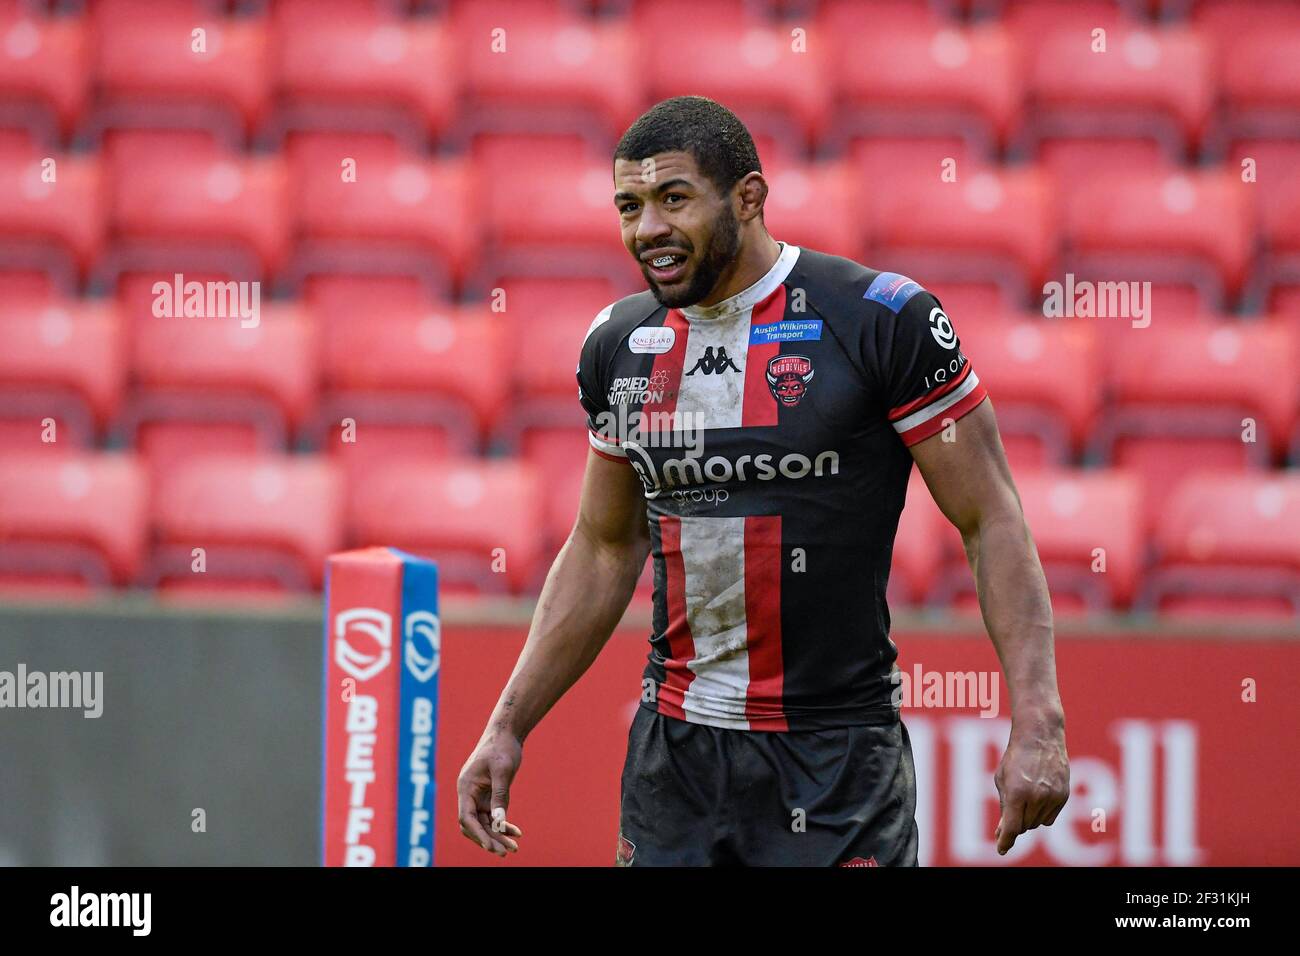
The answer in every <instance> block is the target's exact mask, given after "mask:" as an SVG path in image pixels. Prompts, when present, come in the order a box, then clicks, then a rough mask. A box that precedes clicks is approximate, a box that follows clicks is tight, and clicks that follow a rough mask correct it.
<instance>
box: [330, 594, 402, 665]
mask: <svg viewBox="0 0 1300 956" xmlns="http://www.w3.org/2000/svg"><path fill="white" fill-rule="evenodd" d="M392 644H393V619H392V617H391V615H389V614H388V613H387V612H386V611H381V610H379V609H378V608H373V607H353V608H348V610H346V611H340V612H339V613H338V615H337V616H336V617H335V618H334V663H335V664H337V665H338V666H339V667H341V668H343V670H344V671H346V672H347V673H349V674H351V675H352V676H353V677H355V678H356V679H357V680H361V681H365V680H370V678H372V677H374V676H375V675H376V674H378V673H380V672H381V671H382V670H383V669H384V668H385V667H387V666H388V659H389V657H391V656H392V655H391V654H390V651H389V648H391V647H392Z"/></svg>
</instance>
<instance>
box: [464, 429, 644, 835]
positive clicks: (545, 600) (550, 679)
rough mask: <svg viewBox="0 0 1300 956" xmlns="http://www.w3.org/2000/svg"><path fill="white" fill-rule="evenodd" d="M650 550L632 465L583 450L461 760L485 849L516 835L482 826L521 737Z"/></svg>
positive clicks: (611, 622)
mask: <svg viewBox="0 0 1300 956" xmlns="http://www.w3.org/2000/svg"><path fill="white" fill-rule="evenodd" d="M649 551H650V537H649V530H648V529H647V527H646V513H645V497H644V495H643V494H642V491H641V482H640V480H639V479H638V478H637V476H636V473H635V472H634V471H633V470H632V468H631V467H629V466H628V465H626V464H623V463H621V462H613V461H609V460H608V459H605V458H602V457H600V456H599V455H597V454H596V453H595V452H592V451H589V452H588V455H587V470H586V473H585V476H584V478H583V484H582V499H581V503H580V505H579V509H578V519H577V521H576V522H575V523H574V526H573V530H572V532H570V534H569V537H568V540H567V541H565V543H564V547H562V548H561V549H560V553H559V555H558V556H557V557H556V559H555V563H554V564H553V565H552V566H551V570H550V573H549V574H548V575H547V577H546V583H545V585H544V586H543V587H542V593H541V596H540V597H539V599H538V603H537V610H536V611H535V613H534V614H533V621H532V626H531V627H530V628H529V632H528V640H527V642H526V643H525V644H524V649H523V651H522V652H521V653H520V655H519V660H518V662H517V663H516V664H515V669H514V672H513V673H512V674H511V675H510V679H509V680H508V681H507V682H506V686H505V689H504V690H503V691H502V692H501V697H500V698H499V699H498V701H497V705H496V707H495V708H494V709H493V711H492V716H491V717H490V718H489V720H488V723H487V728H486V729H485V730H484V731H483V736H482V738H481V739H480V740H479V743H478V746H477V747H475V749H474V753H473V754H471V755H470V758H469V760H468V761H467V762H466V763H465V766H464V768H463V769H462V770H461V774H460V780H459V785H458V794H459V803H460V824H461V832H462V833H464V834H465V835H466V836H467V837H469V838H470V839H472V840H474V841H475V842H477V843H479V844H480V845H481V846H483V848H484V849H486V850H489V851H491V852H494V853H497V854H498V855H501V854H504V852H505V851H506V850H515V849H517V845H516V844H515V842H514V841H513V840H511V839H510V838H509V836H508V835H507V834H511V833H513V834H514V835H516V836H517V835H519V831H518V828H517V827H513V826H512V825H507V826H508V827H509V828H508V829H506V828H502V827H501V825H500V824H498V827H497V828H496V829H495V830H494V831H493V832H489V831H490V830H493V828H492V822H491V821H492V816H491V814H492V811H494V810H496V809H497V808H500V809H502V810H504V809H505V808H506V807H507V805H508V803H509V787H510V782H511V780H512V779H513V777H514V774H515V772H516V771H517V770H518V766H519V762H520V760H521V759H522V748H523V742H524V739H525V738H526V737H527V736H528V734H529V733H530V732H531V731H532V729H533V728H534V727H535V726H537V723H538V722H539V721H540V720H541V719H542V717H544V716H545V715H546V713H547V711H549V710H550V709H551V707H553V706H554V705H555V702H556V701H558V700H559V699H560V697H561V696H562V695H563V694H564V692H565V691H567V690H568V689H569V688H570V687H572V686H573V684H574V683H575V682H576V681H577V680H578V678H579V677H581V676H582V675H583V673H584V672H586V670H587V668H588V667H590V666H591V663H592V661H594V660H595V659H596V655H597V654H599V653H600V650H601V648H602V647H604V646H605V643H606V641H608V640H609V636H610V634H612V633H613V631H614V628H615V627H616V626H617V625H618V622H619V620H620V619H621V618H622V616H623V612H624V611H626V610H627V605H628V602H629V601H630V600H631V599H632V592H633V590H635V588H636V582H637V579H638V578H639V577H640V576H641V569H642V568H643V567H644V565H645V560H646V556H647V555H648V554H649ZM498 816H499V814H498Z"/></svg>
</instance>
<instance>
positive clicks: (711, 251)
mask: <svg viewBox="0 0 1300 956" xmlns="http://www.w3.org/2000/svg"><path fill="white" fill-rule="evenodd" d="M739 251H740V223H739V222H737V221H736V214H735V213H734V212H732V211H731V207H730V206H724V207H723V209H722V212H721V213H719V215H718V218H717V220H716V221H715V222H714V224H713V234H712V235H710V236H709V244H708V246H707V247H706V248H705V250H704V257H703V258H702V259H701V260H700V262H699V264H698V265H696V266H695V270H694V272H693V273H692V274H691V276H690V279H689V280H688V281H687V283H686V285H685V286H683V287H682V288H680V289H675V290H673V291H671V292H668V291H665V290H664V289H663V288H661V287H660V286H659V284H658V283H657V282H655V280H654V279H653V278H651V276H650V273H649V271H648V270H647V269H646V268H645V267H644V266H642V268H641V274H642V275H644V276H645V281H646V284H647V285H649V286H650V292H651V293H652V294H653V295H654V297H655V298H656V299H658V300H659V304H660V305H664V306H667V307H668V308H670V309H681V308H685V307H686V306H691V305H695V304H696V303H697V302H699V301H700V300H701V299H704V298H707V297H708V295H709V293H710V292H712V291H713V290H714V288H716V287H717V284H718V280H719V279H721V278H722V273H723V272H725V271H726V269H727V267H728V266H730V265H731V263H732V262H733V261H734V260H735V258H736V253H737V252H739Z"/></svg>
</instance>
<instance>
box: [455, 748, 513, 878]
mask: <svg viewBox="0 0 1300 956" xmlns="http://www.w3.org/2000/svg"><path fill="white" fill-rule="evenodd" d="M523 759H524V748H523V746H522V745H521V744H520V743H519V741H518V740H516V739H515V738H514V737H512V736H510V735H508V734H506V735H502V736H500V737H491V738H485V739H484V740H482V741H480V742H479V745H478V746H477V747H475V748H474V752H473V753H472V754H470V755H469V759H468V760H466V761H465V766H463V767H462V768H461V770H460V777H459V778H458V779H457V780H456V805H457V812H458V814H459V816H460V832H461V833H463V834H464V835H465V836H466V837H468V838H469V839H471V840H473V841H474V842H475V843H477V844H478V845H479V846H481V847H482V848H483V849H485V850H487V851H488V852H489V853H495V854H496V855H497V856H505V855H506V851H509V852H511V853H518V852H519V844H518V843H516V842H515V841H514V840H513V839H512V837H519V836H523V835H524V831H522V830H520V829H519V827H517V826H515V825H514V824H513V823H511V822H509V821H508V820H507V819H506V809H507V808H508V807H509V805H510V783H511V781H513V780H514V779H515V774H516V773H518V771H519V764H520V762H521V761H522V760H523Z"/></svg>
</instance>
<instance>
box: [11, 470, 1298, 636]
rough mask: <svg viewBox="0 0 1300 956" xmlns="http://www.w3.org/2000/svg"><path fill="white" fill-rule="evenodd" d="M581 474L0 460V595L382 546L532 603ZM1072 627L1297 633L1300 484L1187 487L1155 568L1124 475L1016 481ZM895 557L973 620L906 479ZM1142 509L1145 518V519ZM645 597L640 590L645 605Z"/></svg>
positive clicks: (310, 571) (1285, 480) (962, 572)
mask: <svg viewBox="0 0 1300 956" xmlns="http://www.w3.org/2000/svg"><path fill="white" fill-rule="evenodd" d="M580 473H581V468H580V466H579V467H575V468H570V469H569V470H568V472H567V473H563V474H546V473H544V472H543V471H542V469H540V468H538V467H535V466H532V465H529V464H526V463H522V462H509V461H481V460H473V459H462V460H449V461H446V462H417V461H405V462H400V461H394V462H390V463H388V464H386V465H376V466H374V467H372V468H370V469H368V470H367V471H366V472H365V473H364V474H361V473H353V474H352V475H350V476H349V475H348V473H347V472H346V471H344V470H342V469H339V468H337V466H335V465H334V464H333V463H332V462H331V461H330V460H329V459H327V458H325V457H322V456H309V455H302V456H285V455H251V456H248V455H244V456H240V455H214V456H209V457H206V458H202V459H197V460H191V461H189V462H186V463H184V464H183V465H181V466H180V467H177V468H176V469H174V470H173V471H170V472H166V473H163V474H160V475H157V476H155V477H154V478H153V480H152V487H151V480H150V478H149V476H148V475H147V473H146V471H145V469H144V468H143V466H142V464H141V463H140V461H139V460H138V459H136V458H135V457H133V456H130V455H121V454H111V453H89V454H79V455H71V456H65V457H62V458H51V457H42V456H22V455H17V456H15V455H9V456H5V457H4V458H2V459H0V488H3V489H4V494H3V495H0V583H4V584H7V585H9V586H13V585H15V584H18V583H20V582H21V583H22V585H23V586H24V588H25V589H27V590H29V591H30V590H31V589H32V587H33V584H34V583H35V584H36V585H39V586H42V587H49V588H58V589H60V590H67V589H68V588H69V587H73V586H78V585H79V586H81V587H94V586H99V587H103V586H108V585H118V586H129V585H141V584H143V585H145V586H158V587H160V588H161V589H163V590H164V591H172V592H182V593H183V592H194V591H203V592H211V591H213V590H217V591H218V592H220V591H221V590H222V589H228V588H236V587H237V588H241V589H244V590H247V589H250V588H263V589H267V590H273V591H286V590H287V591H301V590H309V589H311V588H315V587H319V585H320V582H321V569H322V568H323V562H324V558H325V556H326V554H328V553H329V552H330V551H333V550H336V549H338V548H340V547H343V546H345V545H349V544H355V545H367V544H370V543H373V542H377V541H383V542H386V543H389V544H393V545H396V546H399V547H404V548H408V549H411V550H416V551H420V550H424V551H427V552H429V553H431V554H436V555H438V559H439V562H440V564H441V566H442V574H443V578H444V581H445V582H446V585H447V587H448V589H449V590H450V591H452V592H454V593H466V592H473V593H506V592H513V593H516V594H519V593H530V592H532V591H535V589H536V588H537V587H539V586H540V583H541V576H542V575H543V574H544V573H545V570H546V567H547V566H548V565H549V562H550V559H551V557H552V556H553V554H554V550H555V548H556V547H557V546H558V540H559V539H558V538H557V537H556V535H555V534H552V535H550V536H547V535H546V534H545V531H546V527H545V526H546V521H547V514H546V502H547V499H552V498H554V499H558V505H559V507H558V510H557V514H558V515H559V516H560V518H562V523H560V524H559V525H558V526H557V527H554V528H552V529H551V530H552V531H553V532H558V533H559V536H560V537H562V536H563V534H564V533H566V532H567V528H568V525H569V524H570V523H571V522H572V520H573V515H574V513H575V510H576V501H577V491H578V484H577V481H576V479H577V478H578V477H580ZM1018 486H1019V491H1020V495H1021V498H1022V500H1023V503H1024V508H1025V513H1026V516H1027V519H1028V522H1029V525H1030V527H1031V530H1032V531H1033V534H1034V538H1035V542H1036V544H1037V546H1038V550H1039V553H1040V555H1041V557H1042V560H1043V563H1044V567H1045V569H1046V571H1047V574H1048V577H1049V580H1050V582H1051V584H1052V587H1053V591H1054V594H1055V595H1056V596H1057V600H1058V602H1059V606H1060V609H1061V610H1065V611H1069V610H1073V609H1082V610H1099V609H1105V608H1111V607H1115V608H1126V607H1130V606H1136V607H1138V608H1154V607H1162V608H1170V607H1177V606H1178V605H1179V604H1180V603H1183V604H1186V605H1187V606H1194V607H1195V608H1196V609H1197V610H1198V611H1200V610H1204V609H1205V607H1206V606H1207V603H1209V604H1216V603H1217V606H1218V607H1219V608H1220V609H1223V608H1229V607H1232V608H1235V609H1237V610H1238V611H1242V612H1250V613H1268V614H1271V615H1276V614H1284V615H1285V614H1290V615H1298V614H1300V473H1298V472H1295V471H1292V472H1288V473H1284V474H1265V475H1252V474H1244V473H1242V474H1223V473H1216V472H1213V471H1210V472H1203V473H1199V474H1196V475H1193V476H1191V477H1189V478H1188V480H1187V481H1186V482H1185V483H1184V484H1183V485H1182V486H1181V488H1180V489H1178V490H1177V491H1176V492H1175V493H1173V494H1172V495H1170V496H1169V498H1168V500H1167V502H1166V504H1165V507H1164V508H1162V509H1161V510H1160V521H1159V524H1158V525H1157V527H1156V530H1155V535H1154V537H1153V538H1151V539H1150V540H1151V541H1152V542H1153V544H1152V546H1151V547H1150V548H1148V547H1147V546H1146V545H1145V544H1144V542H1146V541H1147V540H1148V539H1147V537H1146V535H1145V532H1144V527H1143V526H1144V522H1145V520H1146V518H1145V512H1144V510H1143V505H1144V502H1143V497H1142V493H1141V491H1140V488H1139V486H1138V484H1137V483H1136V482H1135V481H1134V480H1133V479H1132V476H1130V475H1129V474H1127V473H1126V472H1124V471H1123V470H1100V471H1077V470H1050V471H1043V472H1037V473H1030V474H1026V475H1023V476H1021V477H1020V478H1019V481H1018ZM908 499H909V504H908V506H907V508H906V509H905V510H904V515H903V520H902V523H901V526H900V529H899V535H898V542H897V544H896V546H895V549H894V581H893V583H892V587H893V589H894V592H893V597H894V600H895V601H896V602H898V603H922V602H926V603H932V604H939V605H941V606H946V605H950V604H953V603H961V602H962V601H963V600H965V601H969V599H970V595H971V589H972V584H971V581H970V574H969V571H968V570H967V569H966V568H965V564H964V558H963V557H962V551H961V547H960V542H959V540H958V539H957V537H956V532H955V531H954V530H953V529H952V528H951V526H949V525H947V524H946V522H945V521H944V519H943V518H942V517H941V516H940V515H939V513H938V511H937V509H936V508H935V506H934V504H933V502H932V501H930V499H929V496H928V494H927V493H926V491H925V488H924V485H923V483H922V482H921V481H920V480H919V478H916V477H915V476H914V480H913V484H912V487H911V489H910V491H909V496H908ZM1148 504H1149V502H1148ZM645 584H648V581H646V582H643V593H644V585H645Z"/></svg>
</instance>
